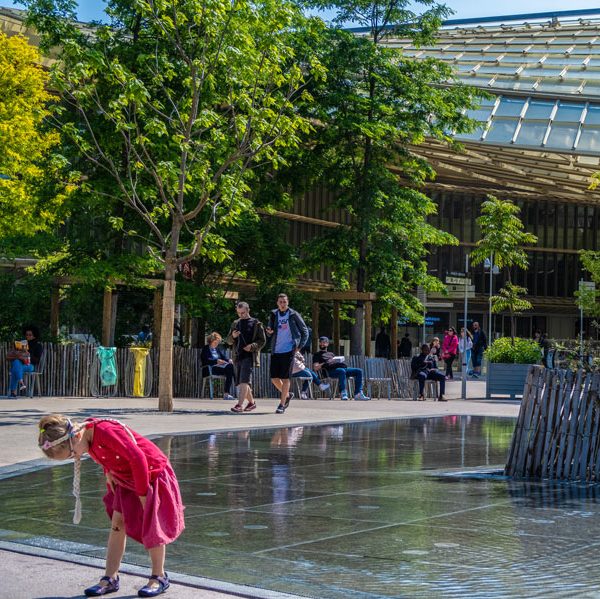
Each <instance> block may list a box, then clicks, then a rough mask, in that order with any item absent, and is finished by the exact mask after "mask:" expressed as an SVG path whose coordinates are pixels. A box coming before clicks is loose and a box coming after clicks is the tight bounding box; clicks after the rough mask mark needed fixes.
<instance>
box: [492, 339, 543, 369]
mask: <svg viewBox="0 0 600 599" xmlns="http://www.w3.org/2000/svg"><path fill="white" fill-rule="evenodd" d="M485 355H486V357H487V359H488V360H489V361H490V362H494V363H497V364H537V363H538V362H539V361H540V360H541V359H542V350H541V348H540V346H539V345H538V343H537V342H536V341H533V340H531V339H521V338H519V337H515V338H514V339H510V338H508V337H501V338H500V339H496V340H495V341H494V342H493V343H492V344H491V345H490V347H488V348H487V349H486V350H485Z"/></svg>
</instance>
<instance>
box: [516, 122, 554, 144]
mask: <svg viewBox="0 0 600 599" xmlns="http://www.w3.org/2000/svg"><path fill="white" fill-rule="evenodd" d="M547 130H548V123H547V122H546V121H544V122H539V121H523V124H522V125H521V129H520V130H519V136H518V137H517V143H519V144H523V145H527V146H541V145H542V142H543V141H544V136H545V135H546V131H547Z"/></svg>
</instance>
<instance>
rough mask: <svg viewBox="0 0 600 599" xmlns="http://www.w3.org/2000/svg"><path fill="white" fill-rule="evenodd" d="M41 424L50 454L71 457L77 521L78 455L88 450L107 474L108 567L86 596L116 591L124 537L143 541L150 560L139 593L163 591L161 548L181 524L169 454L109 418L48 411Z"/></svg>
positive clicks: (44, 446)
mask: <svg viewBox="0 0 600 599" xmlns="http://www.w3.org/2000/svg"><path fill="white" fill-rule="evenodd" d="M39 427H40V430H39V439H38V444H39V446H40V448H41V449H42V451H43V452H44V453H45V454H46V455H47V456H48V457H49V458H53V459H56V460H66V459H68V458H74V459H75V463H74V465H75V476H74V478H73V495H75V515H74V516H73V522H74V523H75V524H79V521H80V520H81V499H80V493H79V484H80V470H81V462H80V458H81V456H82V455H83V454H84V453H86V452H87V453H89V455H90V457H91V458H92V459H93V460H94V462H96V463H98V464H100V466H102V468H103V469H104V474H105V475H106V487H107V493H106V495H105V496H104V505H105V507H106V511H107V513H108V516H109V518H110V519H111V530H110V534H109V536H108V547H107V552H106V571H105V576H103V577H102V578H101V579H100V582H99V583H98V584H96V585H94V586H91V587H90V588H88V589H85V594H86V595H87V596H88V597H98V596H100V595H106V594H108V593H113V592H115V591H118V590H119V575H118V573H119V567H120V565H121V559H122V558H123V553H124V552H125V542H126V540H127V537H131V538H132V539H134V540H136V541H138V542H139V543H142V544H143V545H144V547H145V548H146V549H147V550H148V553H149V554H150V559H151V561H152V576H150V579H149V580H148V583H147V584H146V586H144V587H142V588H141V589H140V590H139V591H138V595H139V596H140V597H155V596H156V595H160V594H161V593H163V592H164V591H166V590H167V588H169V578H168V576H167V574H166V573H165V571H164V563H165V546H166V545H167V544H168V543H171V542H173V541H174V540H175V539H176V538H177V537H178V536H179V535H180V534H181V532H182V531H183V529H184V527H185V525H184V521H183V509H184V508H183V504H182V502H181V495H180V493H179V485H178V483H177V478H176V477H175V473H174V472H173V469H172V468H171V464H170V463H169V460H168V458H167V456H166V455H165V454H164V453H163V452H162V451H161V450H160V449H159V448H158V447H157V446H156V445H154V443H152V442H151V441H149V440H148V439H146V438H144V437H142V436H141V435H138V433H136V432H135V431H133V430H131V429H130V428H129V427H128V426H126V425H124V424H122V423H120V422H119V421H118V420H112V419H110V418H88V419H86V420H85V421H84V422H82V423H75V422H71V421H70V420H69V419H68V418H67V417H66V416H62V415H60V414H51V415H49V416H44V417H43V418H42V419H41V420H40V423H39Z"/></svg>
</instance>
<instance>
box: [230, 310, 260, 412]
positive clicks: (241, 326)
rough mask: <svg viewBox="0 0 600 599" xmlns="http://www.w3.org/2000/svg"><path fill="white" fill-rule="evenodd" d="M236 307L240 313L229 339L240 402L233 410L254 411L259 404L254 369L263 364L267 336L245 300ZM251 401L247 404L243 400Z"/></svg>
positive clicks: (234, 322) (233, 324)
mask: <svg viewBox="0 0 600 599" xmlns="http://www.w3.org/2000/svg"><path fill="white" fill-rule="evenodd" d="M236 311H237V314H238V316H239V318H238V319H237V320H234V321H233V323H232V325H231V328H230V329H229V335H227V343H228V345H231V346H232V359H233V368H234V374H235V384H236V385H237V388H238V402H237V404H236V405H235V406H233V408H231V411H232V412H238V413H239V412H251V411H252V410H254V409H255V408H256V402H255V401H254V397H253V395H252V371H253V370H254V368H258V367H259V366H260V350H261V349H262V348H263V347H264V346H265V343H266V342H267V339H266V337H265V330H264V328H263V325H262V324H261V323H260V322H259V321H258V320H257V319H256V318H252V317H251V316H250V306H249V305H248V304H247V303H246V302H238V303H237V306H236ZM246 400H248V403H247V404H246V406H245V407H244V401H246Z"/></svg>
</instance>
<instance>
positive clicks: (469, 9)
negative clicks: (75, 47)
mask: <svg viewBox="0 0 600 599" xmlns="http://www.w3.org/2000/svg"><path fill="white" fill-rule="evenodd" d="M14 4H15V6H16V7H21V6H20V4H19V2H15V3H14ZM445 4H446V5H447V6H448V7H450V8H451V9H452V10H454V12H455V14H454V16H453V17H451V18H453V19H468V18H471V17H486V16H498V15H512V14H523V13H531V12H550V11H555V10H578V9H584V8H600V0H575V1H574V2H573V3H572V4H571V3H570V2H569V3H566V2H565V1H564V0H502V2H482V1H481V0H446V1H445ZM0 6H11V2H10V0H0ZM103 6H104V2H103V1H102V0H79V18H80V20H82V21H91V20H100V19H102V15H103Z"/></svg>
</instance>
